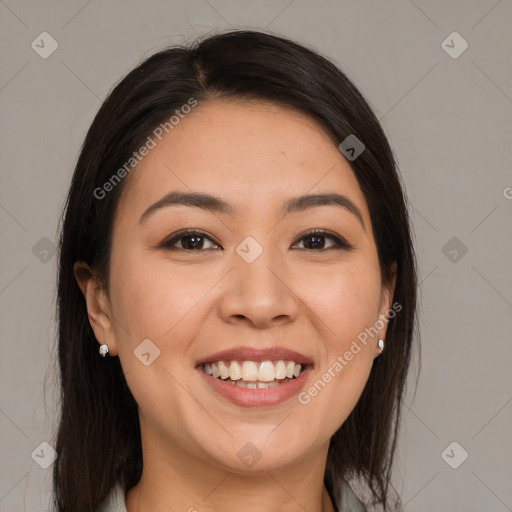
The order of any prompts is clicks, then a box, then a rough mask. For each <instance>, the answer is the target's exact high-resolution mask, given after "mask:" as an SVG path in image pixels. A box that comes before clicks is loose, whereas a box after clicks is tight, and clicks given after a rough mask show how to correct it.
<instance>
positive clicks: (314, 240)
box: [299, 230, 352, 251]
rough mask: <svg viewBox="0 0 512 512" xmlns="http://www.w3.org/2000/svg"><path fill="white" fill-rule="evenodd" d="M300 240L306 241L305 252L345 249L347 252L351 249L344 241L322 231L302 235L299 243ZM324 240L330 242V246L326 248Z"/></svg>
mask: <svg viewBox="0 0 512 512" xmlns="http://www.w3.org/2000/svg"><path fill="white" fill-rule="evenodd" d="M302 240H306V241H307V243H305V244H304V245H305V247H304V249H306V250H313V251H315V250H317V251H318V250H320V251H322V250H327V249H346V250H349V249H351V248H352V246H350V245H349V244H348V243H347V242H346V241H345V240H343V239H342V238H340V237H338V236H336V235H334V234H332V233H330V232H328V231H324V230H313V231H310V232H308V233H306V234H305V235H302V237H301V238H300V240H299V242H300V241H302ZM326 240H331V241H333V243H332V244H331V245H330V246H327V247H326Z"/></svg>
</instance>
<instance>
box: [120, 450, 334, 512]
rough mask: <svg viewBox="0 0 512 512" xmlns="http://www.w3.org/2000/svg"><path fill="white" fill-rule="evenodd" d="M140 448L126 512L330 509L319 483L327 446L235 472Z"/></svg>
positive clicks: (177, 454) (186, 456) (175, 453)
mask: <svg viewBox="0 0 512 512" xmlns="http://www.w3.org/2000/svg"><path fill="white" fill-rule="evenodd" d="M145 448H146V449H145V450H143V451H144V469H143V472H142V476H141V479H140V481H139V482H138V484H137V485H135V486H134V487H132V488H131V489H129V490H128V493H127V496H126V508H127V512H149V511H151V512H164V511H166V512H167V511H168V510H169V505H172V510H178V511H179V510H181V511H188V512H218V511H219V510H226V511H231V510H236V511H238V512H256V511H258V512H259V511H261V509H262V504H263V503H264V508H265V511H266V512H292V511H296V510H307V511H308V512H334V511H335V509H334V507H333V505H332V502H331V499H330V497H329V494H328V492H327V489H326V488H325V485H324V482H323V476H324V470H325V460H326V455H327V447H325V450H323V451H322V452H321V453H318V454H316V455H314V456H312V457H309V458H307V459H303V460H301V461H299V462H297V463H295V464H293V465H289V466H288V467H287V468H284V469H283V468H277V469H269V470H263V471H260V472H257V471H254V472H246V473H239V472H235V471H229V470H228V469H227V468H222V467H221V466H219V465H218V464H214V463H211V464H210V463H207V462H205V460H204V459H197V458H195V457H194V456H193V455H191V454H190V453H180V452H179V451H178V450H172V453H167V452H165V453H164V452H163V451H162V450H161V449H158V450H151V449H150V447H148V446H146V447H145Z"/></svg>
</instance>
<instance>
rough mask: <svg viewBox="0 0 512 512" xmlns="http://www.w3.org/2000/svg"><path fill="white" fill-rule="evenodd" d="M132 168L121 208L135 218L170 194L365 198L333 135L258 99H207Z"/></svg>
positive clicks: (244, 201) (244, 199)
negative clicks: (334, 194)
mask: <svg viewBox="0 0 512 512" xmlns="http://www.w3.org/2000/svg"><path fill="white" fill-rule="evenodd" d="M156 142H157V144H156V147H154V149H152V150H150V152H149V154H148V155H147V156H145V157H144V158H143V160H142V161H141V162H140V163H139V164H138V165H137V166H136V167H135V168H134V170H132V171H131V173H130V175H129V177H128V182H127V183H126V189H125V191H124V192H123V197H122V199H121V204H120V205H119V208H120V209H121V208H123V204H125V205H126V203H129V204H130V210H131V211H135V210H136V211H138V212H139V215H140V213H142V211H143V210H144V209H145V207H147V206H148V204H149V203H151V202H154V201H157V200H158V199H160V198H161V196H163V195H165V194H166V193H167V192H169V191H171V190H182V191H209V192H212V193H215V195H217V196H221V197H223V198H225V199H226V201H228V202H230V203H233V204H234V205H237V206H239V208H237V211H238V210H243V207H244V205H246V206H247V207H248V208H250V206H251V204H254V205H260V206H261V204H269V203H271V202H273V201H278V202H282V201H284V200H285V199H286V198H287V197H290V196H298V195H302V194H306V193H315V192H320V191H322V192H325V191H333V192H338V193H340V194H346V195H350V198H351V199H352V201H353V202H354V203H355V204H356V205H357V206H358V207H359V208H360V209H361V210H362V211H363V215H364V216H365V217H366V216H367V209H366V204H365V199H364V196H363V194H362V192H361V190H360V188H359V186H358V183H357V180H356V178H355V176H354V174H353V171H352V169H351V167H350V165H349V164H348V162H347V161H346V160H345V159H344V157H343V156H342V155H341V153H340V152H339V150H338V148H337V144H336V141H335V140H334V138H333V136H332V134H331V133H330V132H329V131H328V130H327V129H326V128H325V127H324V126H323V125H322V124H321V123H319V122H317V121H316V120H315V119H314V118H312V117H311V116H309V115H307V114H306V113H304V112H301V111H298V110H296V109H292V108H289V107H287V106H282V105H278V104H275V103H271V102H267V101H261V100H239V99H237V100H229V101H226V100H213V101H209V102H206V103H201V104H199V105H197V106H196V107H194V109H192V111H191V112H190V113H189V114H187V115H184V116H183V118H182V119H180V121H179V123H178V124H177V125H175V126H173V128H172V129H170V130H169V133H167V134H165V132H164V136H163V137H162V140H161V141H156Z"/></svg>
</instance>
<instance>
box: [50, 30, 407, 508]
mask: <svg viewBox="0 0 512 512" xmlns="http://www.w3.org/2000/svg"><path fill="white" fill-rule="evenodd" d="M59 264H60V268H59V277H58V314H59V364H60V369H61V381H62V414H61V419H60V425H59V430H58V436H57V442H56V450H57V452H58V454H59V456H58V459H57V461H56V463H55V466H54V486H55V504H56V509H57V510H58V511H59V512H64V511H66V512H67V511H74V512H81V511H97V510H102V511H104V512H106V511H123V512H124V511H127V512H138V511H141V512H142V511H152V512H158V511H163V510H166V511H167V510H177V511H178V510H189V511H193V510H198V511H201V512H203V511H213V510H247V511H250V510H261V509H264V510H266V511H277V510H280V511H283V510H284V511H288V510H290V511H291V510H299V509H300V510H308V511H310V512H320V511H322V512H327V511H343V512H345V511H359V510H366V508H365V505H364V504H363V502H366V505H368V506H371V505H378V504H380V505H381V506H382V507H383V508H384V510H392V509H394V508H395V509H398V508H399V505H400V504H399V498H398V497H396V496H392V493H391V491H390V487H391V485H390V477H391V467H392V462H393V454H394V451H395V444H396V440H397V433H398V430H397V427H398V425H399V420H400V404H401V398H402V393H403V389H404V384H405V380H406V376H407V370H408V366H409V358H410V351H411V347H412V340H413V336H414V331H415V326H416V266H415V258H414V251H413V245H412V241H411V234H410V226H409V220H408V215H407V205H406V200H405V195H404V193H403V191H402V187H401V184H400V179H399V177H398V174H397V170H396V166H395V162H394V159H393V155H392V152H391V150H390V147H389V145H388V142H387V140H386V137H385V135H384V133H383V131H382V129H381V127H380V125H379V123H378V121H377V120H376V118H375V116H374V114H373V113H372V111H371V109H370V107H369V106H368V104H367V103H366V101H365V100H364V98H363V97H362V95H361V94H360V93H359V92H358V90H357V89H356V88H355V86H354V85H353V84H352V83H351V82H350V81H349V80H348V78H347V77H346V76H345V75H344V74H343V73H342V72H341V71H340V70H338V69H337V68H336V67H335V66H334V65H333V64H331V63H330V62H329V61H328V60H326V59H325V58H324V57H322V56H320V55H318V54H317V53H315V52H313V51H311V50H309V49H307V48H305V47H303V46H300V45H298V44H296V43H294V42H292V41H290V40H287V39H285V38H280V37H276V36H272V35H268V34H264V33H259V32H254V31H233V32H229V33H224V34H220V35H216V36H213V37H209V38H206V39H204V40H203V41H202V42H197V43H195V44H194V45H191V47H189V48H181V47H178V48H170V49H167V50H164V51H161V52H159V53H157V54H155V55H153V56H151V57H150V58H148V59H147V60H146V61H144V62H142V63H141V64H140V65H139V66H137V67H136V68H135V69H134V70H133V71H132V72H130V73H129V74H128V75H127V76H126V77H125V78H124V79H123V80H122V81H121V82H120V83H119V84H118V85H117V86H116V87H115V88H114V90H113V91H112V92H111V94H110V95H109V97H108V98H107V99H106V101H105V102H104V104H103V106H102V107H101V109H100V111H99V112H98V114H97V116H96V118H95V119H94V122H93V123H92V126H91V128H90V130H89V132H88V134H87V137H86V139H85V142H84V145H83V147H82V150H81V154H80V156H79V159H78V162H77V166H76V169H75V173H74V176H73V179H72V183H71V188H70V191H69V196H68V200H67V203H66V206H65V212H64V220H63V226H62V236H61V243H60V260H59ZM356 485H358V486H357V489H356ZM356 491H357V492H356ZM356 494H359V497H356Z"/></svg>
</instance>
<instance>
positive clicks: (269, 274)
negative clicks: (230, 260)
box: [220, 250, 300, 329]
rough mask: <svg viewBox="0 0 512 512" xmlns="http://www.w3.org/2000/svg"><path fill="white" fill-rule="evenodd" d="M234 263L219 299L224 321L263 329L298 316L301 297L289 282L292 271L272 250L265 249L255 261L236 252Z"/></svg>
mask: <svg viewBox="0 0 512 512" xmlns="http://www.w3.org/2000/svg"><path fill="white" fill-rule="evenodd" d="M234 266H235V268H234V269H233V270H232V271H231V272H230V273H229V277H228V285H227V287H226V288H225V291H224V293H223V296H222V299H221V303H220V314H221V316H222V318H223V320H224V321H225V322H227V323H232V324H235V323H239V324H243V323H248V324H250V325H252V326H253V327H255V328H258V329H264V328H269V327H272V326H275V325H284V324H286V323H289V322H293V321H294V320H295V319H296V317H297V314H298V311H299V309H300V300H299V298H298V297H297V295H296V294H295V292H294V290H293V284H294V283H293V282H288V281H290V280H291V278H290V276H289V274H287V273H286V272H285V270H284V266H283V265H279V262H278V261H277V257H276V256H275V255H274V254H273V253H272V252H271V251H270V250H264V251H263V252H262V254H261V255H260V256H259V257H258V258H257V259H256V260H255V261H253V262H252V263H247V262H246V261H244V260H243V259H242V258H241V257H239V256H238V254H235V255H234ZM287 277H288V279H287Z"/></svg>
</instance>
